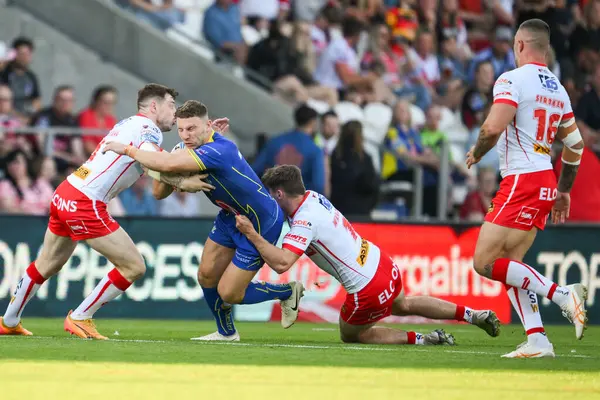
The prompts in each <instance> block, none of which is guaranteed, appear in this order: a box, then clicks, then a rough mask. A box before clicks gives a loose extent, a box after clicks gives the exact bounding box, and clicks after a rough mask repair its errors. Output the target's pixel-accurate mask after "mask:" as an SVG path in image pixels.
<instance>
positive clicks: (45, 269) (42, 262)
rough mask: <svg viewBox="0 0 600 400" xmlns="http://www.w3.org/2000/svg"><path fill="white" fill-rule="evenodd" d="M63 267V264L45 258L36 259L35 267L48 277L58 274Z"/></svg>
mask: <svg viewBox="0 0 600 400" xmlns="http://www.w3.org/2000/svg"><path fill="white" fill-rule="evenodd" d="M62 267H63V264H60V263H58V262H55V261H51V260H46V259H44V258H38V259H37V260H35V268H36V269H37V270H38V272H39V273H40V274H41V275H42V276H43V277H45V278H46V279H48V278H50V277H51V276H54V275H56V274H58V273H59V272H60V270H61V269H62Z"/></svg>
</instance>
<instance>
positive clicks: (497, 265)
mask: <svg viewBox="0 0 600 400" xmlns="http://www.w3.org/2000/svg"><path fill="white" fill-rule="evenodd" d="M509 263H510V259H508V258H499V259H497V260H496V261H494V264H493V266H492V279H493V280H495V281H498V282H502V283H506V276H507V275H508V264H509Z"/></svg>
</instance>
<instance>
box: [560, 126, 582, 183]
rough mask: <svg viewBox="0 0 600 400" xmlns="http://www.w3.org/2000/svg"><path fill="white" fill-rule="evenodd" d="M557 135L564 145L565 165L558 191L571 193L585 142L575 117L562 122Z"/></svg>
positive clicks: (563, 158)
mask: <svg viewBox="0 0 600 400" xmlns="http://www.w3.org/2000/svg"><path fill="white" fill-rule="evenodd" d="M556 136H557V137H558V138H559V139H560V140H561V142H562V143H563V145H564V146H563V150H562V164H563V165H562V169H561V172H560V177H559V178H558V191H559V192H561V193H569V192H570V191H571V188H572V187H573V183H574V182H575V177H576V176H577V170H578V169H579V164H580V163H581V156H582V155H583V149H584V147H585V144H584V143H583V138H582V137H581V133H579V129H578V128H577V124H576V123H575V118H570V119H568V120H567V121H563V122H561V124H560V126H559V128H558V133H557V135H556Z"/></svg>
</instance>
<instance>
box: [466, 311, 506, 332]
mask: <svg viewBox="0 0 600 400" xmlns="http://www.w3.org/2000/svg"><path fill="white" fill-rule="evenodd" d="M472 324H473V325H475V326H478V327H479V328H481V329H483V330H484V331H485V332H486V333H487V334H488V335H490V336H491V337H496V336H499V335H500V320H499V319H498V317H497V316H496V313H495V312H493V311H491V310H473V319H472Z"/></svg>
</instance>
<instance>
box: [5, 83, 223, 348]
mask: <svg viewBox="0 0 600 400" xmlns="http://www.w3.org/2000/svg"><path fill="white" fill-rule="evenodd" d="M176 96H177V92H176V91H175V90H174V89H170V88H168V87H166V86H162V85H157V84H149V85H146V86H145V87H144V88H142V89H141V90H140V91H139V92H138V100H137V106H138V114H136V115H134V116H132V117H129V118H127V119H125V120H123V121H121V122H119V123H118V124H117V125H115V126H114V128H113V129H112V130H111V131H110V132H109V133H108V135H107V136H106V137H105V138H104V139H103V140H102V142H101V143H100V144H99V145H98V147H97V148H96V151H94V152H93V153H92V155H91V156H90V158H89V159H88V160H87V161H86V162H85V163H84V164H83V165H82V166H81V167H79V168H78V169H77V170H76V171H75V172H74V173H72V174H71V175H69V176H68V177H67V179H66V180H65V181H63V182H62V183H61V184H60V185H59V186H58V188H57V189H56V191H55V192H54V196H53V197H52V204H51V205H50V220H49V222H48V229H47V230H46V234H45V237H44V244H43V247H42V251H41V253H40V255H39V257H38V258H37V259H36V260H35V261H34V262H32V263H31V264H30V265H29V267H28V268H27V270H26V271H25V274H24V275H23V277H22V279H21V281H20V282H19V284H18V285H17V289H16V291H15V293H14V295H13V297H12V299H11V301H10V303H9V305H8V307H7V309H6V312H5V314H4V316H3V317H0V335H24V336H30V335H31V334H32V333H31V332H29V331H28V330H26V329H25V328H23V326H22V325H21V314H22V313H23V310H24V308H25V305H26V304H27V302H28V301H29V300H31V298H32V297H33V296H34V295H35V293H36V291H37V290H38V289H39V287H40V286H41V285H42V284H43V283H44V282H45V281H46V280H47V279H48V278H50V277H51V276H53V275H56V274H57V273H58V272H59V271H60V270H61V269H62V267H63V265H64V264H65V263H66V262H67V260H68V259H69V257H70V256H71V254H72V253H73V251H74V250H75V246H76V245H77V241H79V240H85V241H86V242H87V244H88V245H89V246H90V247H91V248H93V249H94V250H96V251H97V252H98V253H100V254H102V255H103V256H104V257H106V258H107V259H108V260H109V261H110V262H111V263H112V264H113V265H114V269H112V270H111V271H110V272H109V273H108V274H107V276H105V277H104V278H103V279H102V280H101V281H100V283H99V284H98V286H96V288H95V289H94V290H93V291H92V293H91V294H90V295H89V296H88V297H87V298H86V299H85V300H84V301H83V303H81V305H80V306H79V307H77V309H75V311H73V312H69V315H68V316H67V318H66V319H65V322H64V328H65V330H66V331H68V332H70V333H71V334H73V335H76V336H78V337H80V338H90V339H107V338H106V337H105V336H102V335H101V334H99V333H98V331H97V330H96V327H95V325H94V322H93V320H92V318H93V315H94V313H95V312H96V311H97V310H98V309H99V308H100V307H102V306H103V305H104V304H106V303H107V302H109V301H111V300H113V299H115V298H116V297H118V296H119V295H120V294H121V293H123V292H124V291H126V290H127V288H129V286H131V284H132V283H133V282H135V281H136V280H137V279H139V278H141V277H142V276H143V275H144V273H145V271H146V265H145V263H144V259H143V258H142V256H141V255H140V253H139V251H138V250H137V248H136V246H135V244H134V243H133V241H132V240H131V238H130V237H129V235H128V234H127V233H126V232H125V231H124V230H123V228H121V227H120V226H119V224H118V223H117V222H116V221H115V220H114V219H113V218H112V217H111V216H110V214H109V213H108V211H107V209H106V205H107V203H108V202H109V201H110V200H111V199H112V198H114V197H115V196H117V195H118V194H119V193H120V192H122V191H123V190H125V189H127V188H128V187H130V186H131V185H132V184H133V183H134V182H135V181H136V180H137V179H138V178H139V177H140V176H141V175H142V174H143V173H144V170H143V169H142V167H141V165H140V164H139V163H138V162H135V160H132V159H131V158H129V157H123V156H119V155H117V154H114V153H106V154H104V153H102V152H101V151H99V150H100V149H101V147H102V146H103V144H104V143H106V142H111V141H117V142H121V143H126V144H131V145H133V146H135V147H137V148H141V149H146V150H152V151H159V150H160V145H161V143H162V140H163V132H166V131H169V130H171V127H172V126H173V125H174V123H175V97H176ZM204 177H206V176H205V175H194V176H190V177H185V178H184V177H182V176H173V175H171V176H168V175H165V174H163V175H161V180H162V181H164V182H166V183H169V184H171V185H173V186H176V187H178V188H179V189H181V190H185V191H200V190H210V189H211V188H212V187H211V186H210V185H208V184H206V183H205V182H203V181H202V180H201V179H203V178H204Z"/></svg>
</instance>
